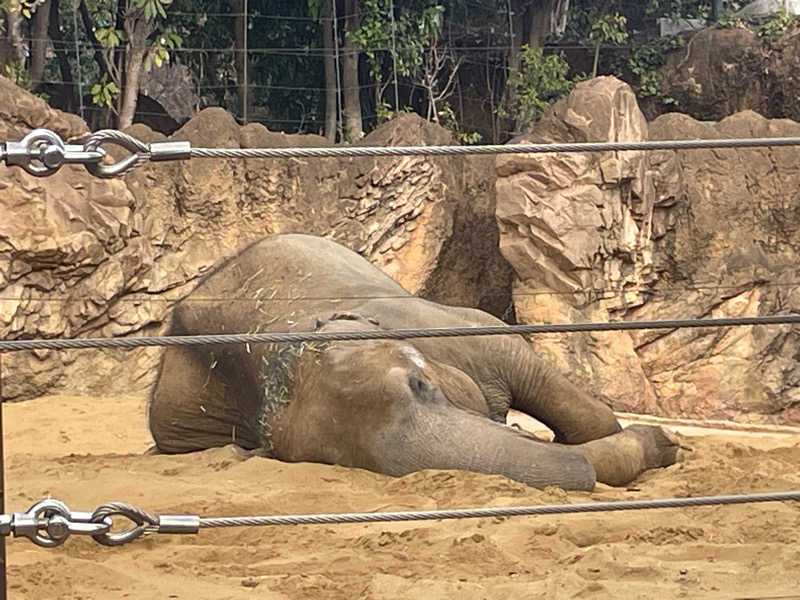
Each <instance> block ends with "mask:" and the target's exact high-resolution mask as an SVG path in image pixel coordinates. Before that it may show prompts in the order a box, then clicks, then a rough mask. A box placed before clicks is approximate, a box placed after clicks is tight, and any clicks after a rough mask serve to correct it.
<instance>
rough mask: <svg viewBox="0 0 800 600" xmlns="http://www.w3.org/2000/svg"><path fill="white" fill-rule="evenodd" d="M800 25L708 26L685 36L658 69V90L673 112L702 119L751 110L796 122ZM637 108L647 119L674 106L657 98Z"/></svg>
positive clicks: (798, 115)
mask: <svg viewBox="0 0 800 600" xmlns="http://www.w3.org/2000/svg"><path fill="white" fill-rule="evenodd" d="M798 56H800V28H798V26H797V25H794V26H791V27H789V29H788V30H787V31H785V32H784V33H783V34H781V35H777V36H770V35H766V36H761V35H758V34H757V33H755V32H753V31H750V30H749V29H745V28H743V27H711V28H707V29H701V30H700V31H698V32H696V33H692V34H691V35H689V36H688V37H687V38H686V44H685V46H684V47H683V48H680V49H678V50H675V51H674V52H672V53H671V54H669V55H668V56H667V60H666V64H665V65H664V66H663V67H662V68H661V69H659V75H660V77H661V85H660V88H661V93H662V94H663V95H664V96H669V97H671V98H673V99H674V100H676V101H677V103H678V104H677V110H680V111H681V112H683V113H686V114H689V115H692V116H693V117H695V118H697V119H701V120H707V121H718V120H720V119H723V118H725V117H727V116H729V115H732V114H733V113H735V112H739V111H743V110H754V111H756V112H758V113H759V114H762V115H764V116H767V117H773V118H783V117H785V118H790V119H794V120H800V104H798V102H797V99H798V94H797V90H798V87H797V84H798V81H800V62H798V60H797V58H798ZM642 107H643V108H644V110H645V113H646V114H647V115H648V117H649V118H651V119H652V118H654V117H655V116H656V115H658V114H660V113H661V112H663V111H664V110H665V109H666V110H675V107H674V106H672V107H670V106H667V105H662V104H660V101H659V98H658V97H653V98H651V99H648V100H647V101H646V102H643V103H642Z"/></svg>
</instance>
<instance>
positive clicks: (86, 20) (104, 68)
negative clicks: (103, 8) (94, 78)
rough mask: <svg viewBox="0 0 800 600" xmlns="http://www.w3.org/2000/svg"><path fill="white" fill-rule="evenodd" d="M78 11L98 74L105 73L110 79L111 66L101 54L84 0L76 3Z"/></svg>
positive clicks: (101, 47)
mask: <svg viewBox="0 0 800 600" xmlns="http://www.w3.org/2000/svg"><path fill="white" fill-rule="evenodd" d="M78 11H79V12H80V15H81V22H82V23H83V28H84V30H85V31H86V35H87V37H88V38H89V40H90V41H91V42H92V48H94V62H96V63H97V66H98V67H99V68H100V75H101V76H102V75H106V76H108V78H109V79H110V80H112V79H113V78H112V77H111V67H110V66H109V64H108V61H107V60H106V57H105V55H104V54H103V46H102V45H101V44H100V42H99V41H98V39H97V36H96V35H95V34H94V23H92V17H91V15H90V14H89V9H88V8H87V6H86V0H81V2H80V4H79V5H78Z"/></svg>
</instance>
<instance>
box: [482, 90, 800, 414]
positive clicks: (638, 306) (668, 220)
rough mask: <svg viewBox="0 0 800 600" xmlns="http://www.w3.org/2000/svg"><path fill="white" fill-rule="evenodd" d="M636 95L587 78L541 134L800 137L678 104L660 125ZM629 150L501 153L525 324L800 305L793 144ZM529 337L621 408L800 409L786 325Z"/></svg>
mask: <svg viewBox="0 0 800 600" xmlns="http://www.w3.org/2000/svg"><path fill="white" fill-rule="evenodd" d="M598 95H600V97H601V98H603V97H604V98H605V99H604V100H598ZM623 98H624V100H623ZM633 101H634V99H633V95H632V93H631V91H630V89H629V88H628V87H627V86H626V85H625V84H622V83H621V82H618V81H615V80H613V79H610V78H600V79H598V80H593V81H590V82H585V83H583V84H580V85H579V86H577V87H576V89H575V91H574V92H573V94H572V95H571V96H570V97H569V98H568V99H565V100H563V101H561V102H560V103H558V104H557V105H556V106H555V107H554V109H553V111H552V112H551V113H550V114H549V115H548V116H547V117H546V118H545V119H544V120H543V122H542V123H541V124H540V125H539V126H538V127H537V128H536V130H535V131H534V135H533V136H532V137H533V138H542V139H546V140H557V141H573V140H574V141H585V140H590V139H604V140H605V139H607V140H614V139H647V138H648V137H649V138H651V139H682V138H687V139H695V138H717V137H778V136H796V135H798V133H800V124H797V123H795V122H793V121H788V120H772V121H770V120H767V119H765V118H763V117H761V116H759V115H757V114H756V113H753V112H742V113H738V114H736V115H734V116H732V117H729V118H727V119H725V120H723V121H722V122H720V123H719V124H717V125H715V126H713V127H712V126H709V125H707V124H703V123H700V122H698V121H695V120H694V119H692V118H690V117H687V116H685V115H678V114H669V115H664V116H662V117H659V118H658V119H657V120H656V121H654V122H653V123H651V124H650V125H649V132H648V127H647V125H646V124H645V123H644V121H643V119H642V117H641V113H640V112H639V111H638V109H637V108H636V107H635V104H634V105H632V104H631V102H633ZM599 107H602V108H603V111H601V110H599ZM566 123H569V124H570V125H569V126H567V125H566ZM581 123H583V125H579V124H581ZM617 128H619V129H620V130H622V131H624V132H626V133H624V134H622V135H621V134H618V133H616V131H615V129H617ZM567 131H568V132H569V134H568V136H567V137H566V138H562V139H560V138H558V137H556V135H557V134H558V133H563V132H567ZM601 134H602V135H601ZM626 154H627V156H625V157H624V158H622V157H613V156H612V157H599V156H593V155H585V156H581V157H580V158H574V159H568V158H564V157H559V156H556V155H543V156H539V157H533V156H530V155H517V156H516V157H515V158H513V159H511V161H513V165H511V167H509V162H510V161H507V160H506V159H505V157H501V158H498V161H497V168H498V173H499V174H500V175H499V177H498V181H497V190H498V206H497V214H498V222H499V224H500V231H501V250H502V251H503V253H504V255H505V256H506V257H507V258H508V259H509V261H510V262H511V263H512V265H513V266H514V268H515V271H516V273H517V275H518V281H517V283H516V284H515V288H514V301H515V305H516V307H517V316H518V318H519V320H520V321H525V322H542V321H543V322H568V321H571V322H575V321H592V320H597V321H607V320H615V319H626V320H638V319H673V318H674V319H682V318H698V317H722V316H739V315H760V314H777V313H779V312H794V313H796V312H798V311H800V284H799V283H798V280H797V272H798V271H797V267H796V265H797V261H798V258H800V212H798V208H797V203H796V201H795V198H796V196H797V191H798V190H799V189H800V169H798V167H797V166H796V164H795V163H794V162H793V161H792V150H791V149H784V148H764V149H741V150H738V149H731V150H697V151H685V152H678V153H676V152H652V153H649V154H646V155H643V154H634V153H626ZM606 173H613V174H615V175H618V176H616V177H614V176H608V175H606ZM533 343H534V345H535V346H536V348H537V349H538V350H539V351H541V352H542V353H543V354H545V355H547V356H549V357H551V358H552V359H554V360H555V361H556V362H557V363H558V364H560V365H561V367H562V368H564V369H566V370H569V371H571V372H572V373H573V374H574V375H575V376H577V377H579V378H583V379H584V380H585V381H586V382H587V385H591V386H592V387H593V388H594V389H596V390H597V391H598V393H599V394H601V395H603V396H605V397H606V398H607V399H608V400H609V401H610V402H611V403H612V405H613V406H614V407H615V408H617V409H620V410H626V411H635V412H655V413H657V414H662V415H666V416H686V417H700V418H708V417H713V418H739V419H744V420H751V421H752V420H778V421H785V422H787V421H796V420H797V419H798V417H800V410H799V409H798V407H800V365H799V364H798V356H800V336H798V335H797V333H796V332H793V329H792V328H791V327H789V326H771V327H757V328H756V327H744V328H729V329H708V330H706V329H693V330H689V329H681V330H675V331H669V332H666V333H665V332H664V331H663V330H660V331H637V332H631V333H630V334H628V333H603V334H573V335H569V336H553V337H548V336H542V337H536V338H534V340H533Z"/></svg>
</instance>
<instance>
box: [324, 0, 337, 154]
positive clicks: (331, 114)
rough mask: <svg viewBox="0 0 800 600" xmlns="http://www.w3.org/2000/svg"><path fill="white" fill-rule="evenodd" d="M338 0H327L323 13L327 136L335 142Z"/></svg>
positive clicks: (330, 140)
mask: <svg viewBox="0 0 800 600" xmlns="http://www.w3.org/2000/svg"><path fill="white" fill-rule="evenodd" d="M334 2H336V0H325V8H324V10H323V13H322V47H323V49H324V51H325V58H324V61H325V63H324V64H325V138H326V139H327V140H328V141H329V142H331V143H333V142H335V141H336V123H337V117H338V114H337V112H338V106H337V102H336V98H337V97H338V95H339V86H338V85H336V69H337V68H338V65H337V64H336V60H335V59H334V48H335V46H334V44H338V40H335V39H334V37H333V34H334V30H333V21H332V20H331V17H332V16H333V10H332V7H333V3H334Z"/></svg>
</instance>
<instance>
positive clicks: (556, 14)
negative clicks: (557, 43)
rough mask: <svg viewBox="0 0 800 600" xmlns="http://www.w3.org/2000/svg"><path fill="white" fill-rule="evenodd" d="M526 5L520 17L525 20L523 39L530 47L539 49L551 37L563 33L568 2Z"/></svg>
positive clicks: (542, 0)
mask: <svg viewBox="0 0 800 600" xmlns="http://www.w3.org/2000/svg"><path fill="white" fill-rule="evenodd" d="M527 4H528V6H527V11H526V14H524V15H520V16H521V18H523V19H524V20H525V25H524V27H525V29H526V35H525V36H524V39H525V42H526V43H527V44H528V45H529V46H530V47H532V48H533V47H541V46H543V45H544V42H545V40H547V38H548V37H550V36H551V35H553V34H557V35H558V34H561V33H563V31H564V27H566V25H567V11H568V10H569V0H538V1H537V2H534V3H533V4H531V3H530V2H528V3H527Z"/></svg>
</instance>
